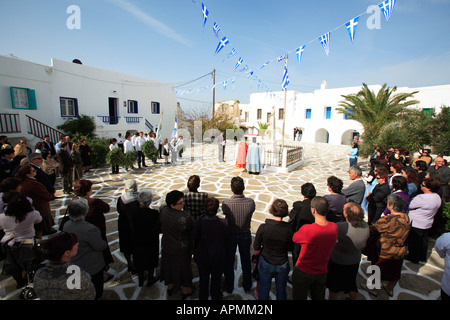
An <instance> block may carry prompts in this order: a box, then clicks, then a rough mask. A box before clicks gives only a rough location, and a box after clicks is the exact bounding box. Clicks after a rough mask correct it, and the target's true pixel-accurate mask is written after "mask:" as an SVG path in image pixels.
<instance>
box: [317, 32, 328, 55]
mask: <svg viewBox="0 0 450 320" xmlns="http://www.w3.org/2000/svg"><path fill="white" fill-rule="evenodd" d="M319 41H320V43H321V44H322V47H323V48H324V49H325V53H326V54H327V55H329V54H330V33H329V32H328V33H325V34H324V35H323V36H321V37H320V38H319Z"/></svg>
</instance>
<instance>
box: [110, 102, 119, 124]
mask: <svg viewBox="0 0 450 320" xmlns="http://www.w3.org/2000/svg"><path fill="white" fill-rule="evenodd" d="M117 104H118V99H117V98H109V124H117V123H118V122H119V114H118V111H117Z"/></svg>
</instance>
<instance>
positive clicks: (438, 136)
mask: <svg viewBox="0 0 450 320" xmlns="http://www.w3.org/2000/svg"><path fill="white" fill-rule="evenodd" d="M432 115H433V116H434V117H433V118H434V121H433V125H432V129H431V133H430V134H431V136H432V139H431V140H432V142H431V143H430V144H431V145H432V146H434V147H435V150H434V151H435V152H436V153H438V154H442V155H444V156H448V155H450V107H448V106H443V107H442V110H441V112H440V113H439V114H437V115H434V112H433V113H432Z"/></svg>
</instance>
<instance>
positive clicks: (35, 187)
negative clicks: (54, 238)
mask: <svg viewBox="0 0 450 320" xmlns="http://www.w3.org/2000/svg"><path fill="white" fill-rule="evenodd" d="M35 176H36V170H35V169H34V168H33V167H32V166H31V165H29V164H27V165H24V166H22V167H21V168H20V169H19V171H18V172H17V174H16V178H18V179H20V180H21V181H22V189H21V193H22V194H23V195H24V196H26V197H29V198H31V199H32V200H33V206H34V208H35V209H36V210H37V211H39V213H40V214H41V216H42V222H40V223H39V224H37V225H36V227H35V228H36V237H37V238H41V237H42V236H43V235H44V236H45V235H49V234H52V233H55V232H56V230H55V229H53V225H54V224H55V221H54V219H53V216H52V211H51V209H50V201H51V200H52V199H53V195H52V194H51V193H50V192H48V191H47V188H45V186H44V185H43V184H42V183H40V182H39V181H37V180H36V179H35V178H34V177H35Z"/></svg>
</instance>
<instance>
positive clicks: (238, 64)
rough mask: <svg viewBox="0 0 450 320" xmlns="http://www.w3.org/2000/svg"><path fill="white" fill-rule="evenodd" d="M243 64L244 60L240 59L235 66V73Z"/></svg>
mask: <svg viewBox="0 0 450 320" xmlns="http://www.w3.org/2000/svg"><path fill="white" fill-rule="evenodd" d="M242 62H244V60H243V59H242V58H239V60H238V62H237V63H236V65H235V66H234V71H236V69H237V68H238V67H239V66H240V65H241V64H242Z"/></svg>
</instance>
